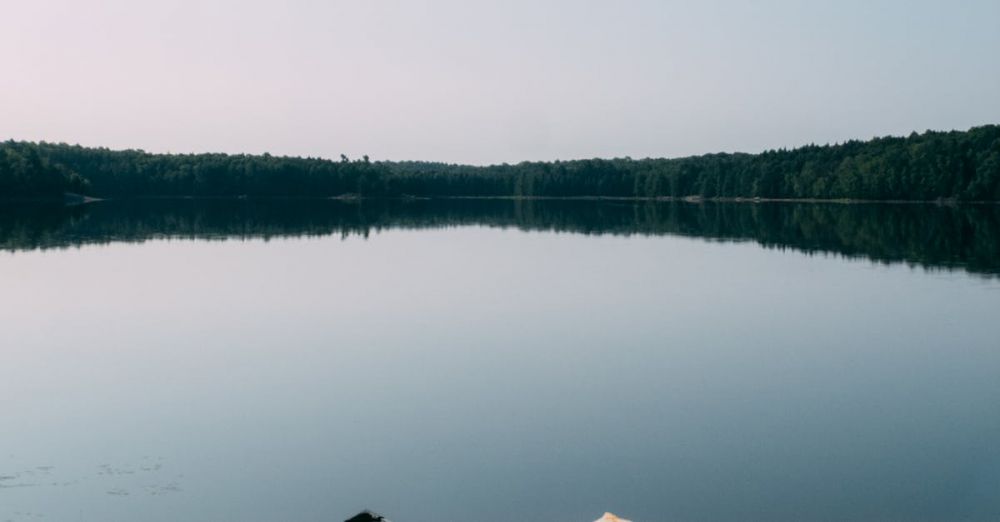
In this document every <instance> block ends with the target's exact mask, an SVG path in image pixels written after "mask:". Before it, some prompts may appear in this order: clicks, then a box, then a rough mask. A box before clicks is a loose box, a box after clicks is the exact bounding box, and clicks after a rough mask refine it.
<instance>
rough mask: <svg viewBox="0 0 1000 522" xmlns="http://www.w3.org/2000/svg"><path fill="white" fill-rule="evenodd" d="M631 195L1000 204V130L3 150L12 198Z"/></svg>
mask: <svg viewBox="0 0 1000 522" xmlns="http://www.w3.org/2000/svg"><path fill="white" fill-rule="evenodd" d="M63 192H78V193H83V194H86V195H91V196H97V197H142V196H203V197H227V196H250V197H330V196H344V195H357V196H364V197H403V196H416V197H435V196H451V197H462V196H494V197H496V196H504V197H507V196H516V197H593V196H600V197H621V198H663V197H674V198H682V197H692V196H695V197H703V198H775V199H786V198H787V199H794V198H802V199H813V198H815V199H868V200H936V199H956V200H979V201H998V200H1000V126H997V125H989V126H983V127H976V128H973V129H970V130H968V131H964V132H960V131H953V132H931V131H928V132H925V133H923V134H916V133H914V134H911V135H910V136H908V137H905V138H903V137H885V138H876V139H873V140H870V141H866V142H862V141H850V142H847V143H843V144H839V145H825V146H817V145H809V146H806V147H801V148H798V149H793V150H772V151H767V152H764V153H761V154H709V155H704V156H694V157H688V158H678V159H642V160H633V159H630V158H621V159H610V160H601V159H592V160H576V161H555V162H524V163H519V164H516V165H507V164H504V165H493V166H487V167H475V166H467V165H450V164H443V163H425V162H371V161H369V160H368V158H367V156H366V157H365V158H363V159H362V160H355V161H350V160H348V159H347V158H346V157H343V156H341V160H340V161H330V160H324V159H317V158H289V157H277V156H271V155H268V154H264V155H261V156H251V155H227V154H150V153H146V152H143V151H137V150H127V151H112V150H108V149H103V148H102V149H94V148H84V147H80V146H70V145H65V144H52V143H44V142H43V143H25V142H5V143H3V144H0V197H8V198H18V197H56V196H59V195H60V194H62V193H63Z"/></svg>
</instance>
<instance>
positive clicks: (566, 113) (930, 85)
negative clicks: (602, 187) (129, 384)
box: [0, 0, 1000, 163]
mask: <svg viewBox="0 0 1000 522" xmlns="http://www.w3.org/2000/svg"><path fill="white" fill-rule="evenodd" d="M0 2H2V12H3V16H4V23H3V30H2V31H0V52H2V55H0V56H2V58H3V62H2V64H3V65H2V67H0V139H8V138H13V139H25V140H47V141H66V142H70V143H81V144H84V145H101V146H108V147H112V148H126V147H135V148H144V149H146V150H150V151H157V152H165V151H171V152H197V151H224V152H251V153H261V152H271V153H272V154H292V155H313V156H326V157H336V156H337V155H339V154H341V153H345V154H348V155H349V156H352V157H354V156H359V155H361V154H370V155H371V156H372V157H373V158H375V159H425V160H440V161H452V162H467V163H492V162H502V161H507V162H516V161H520V160H529V159H530V160H542V159H545V160H550V159H571V158H581V157H596V156H601V157H612V156H632V157H636V158H638V157H646V156H679V155H689V154H700V153H705V152H716V151H749V152H754V151H760V150H763V149H767V148H777V147H782V146H795V145H801V144H805V143H810V142H816V143H826V142H831V141H841V140H844V139H849V138H855V137H861V138H867V137H871V136H874V135H884V134H905V133H908V132H909V131H911V130H915V129H916V130H923V129H928V128H931V129H954V128H958V129H964V128H967V127H970V126H973V125H978V124H983V123H1000V57H998V53H1000V29H998V27H1000V25H998V24H1000V2H998V1H997V0H986V1H977V0H962V1H955V2H945V1H940V2H929V1H915V0H905V1H904V0H899V1H888V0H886V1H872V0H867V1H843V0H840V1H826V2H820V1H814V2H809V1H796V2H793V1H753V2H751V1H731V2H674V1H610V0H608V1H601V2H598V1H585V0H565V1H564V0H553V1H539V0H536V1H520V0H505V1H496V2H477V1H469V0H465V1H461V0H455V1H452V0H428V1H407V2H378V1H360V0H359V1H356V2H336V1H318V0H316V1H311V0H296V1H291V0H285V1H277V0H275V1H261V0H233V1H228V0H227V1H209V0H176V1H169V2H168V1H160V2H142V1H136V0H108V1H80V0H33V1H31V2H27V1H15V0H0Z"/></svg>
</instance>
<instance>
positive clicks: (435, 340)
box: [0, 201, 1000, 522]
mask: <svg viewBox="0 0 1000 522" xmlns="http://www.w3.org/2000/svg"><path fill="white" fill-rule="evenodd" d="M998 214H1000V210H998V209H996V208H995V207H979V208H969V209H956V208H947V207H925V206H841V205H827V206H821V205H813V206H809V205H691V204H625V203H595V202H578V203H558V204H557V203H541V202H536V203H528V202H510V201H493V202H451V203H443V202H438V203H431V202H409V203H406V202H395V203H378V204H375V203H365V204H364V205H362V204H356V203H355V204H345V203H332V202H324V203H316V202H313V203H308V202H299V203H293V204H263V203H249V202H229V203H214V204H207V203H198V202H185V203H164V202H159V203H153V202H147V203H145V204H132V205H126V204H110V203H107V204H101V205H96V206H87V207H82V208H72V209H61V208H58V209H41V208H35V207H25V208H14V209H10V208H7V209H4V210H2V211H0V249H2V251H0V347H2V349H0V411H2V415H0V522H3V521H6V520H10V521H28V520H30V521H40V520H44V521H46V522H58V521H96V520H100V521H122V522H124V521H137V520H141V521H152V522H157V521H164V522H166V521H171V522H174V521H178V520H183V521H205V522H218V521H304V522H305V521H338V520H343V519H345V518H347V517H348V516H350V515H352V514H353V513H355V512H357V511H359V510H361V509H363V508H371V509H374V510H377V511H380V512H383V513H385V514H386V515H388V516H389V517H390V518H392V519H393V520H394V521H396V522H430V521H441V520H474V521H483V522H492V521H497V522H499V521H504V522H508V521H511V520H529V521H554V522H559V521H566V522H570V521H583V522H588V521H591V520H594V519H595V518H598V517H599V516H600V515H601V514H602V513H603V512H604V511H613V512H615V513H618V514H620V515H622V516H626V517H628V518H631V519H633V520H636V521H637V522H651V521H685V520H691V521H730V520H732V521H736V520H741V521H742V520H774V521H798V520H852V521H853V520H907V521H909V520H914V521H916V520H920V521H924V520H926V521H952V520H976V521H988V520H991V521H995V520H998V519H1000V377H998V376H1000V279H998V277H997V274H1000V227H998V223H1000V216H998Z"/></svg>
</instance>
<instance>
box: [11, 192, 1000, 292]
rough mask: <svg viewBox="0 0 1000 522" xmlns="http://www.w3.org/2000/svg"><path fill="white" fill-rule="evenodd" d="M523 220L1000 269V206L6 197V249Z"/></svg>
mask: <svg viewBox="0 0 1000 522" xmlns="http://www.w3.org/2000/svg"><path fill="white" fill-rule="evenodd" d="M466 225H475V226H489V227H514V228H518V229H521V230H547V231H560V232H571V233H580V234H615V235H632V234H643V235H681V236H689V237H697V238H705V239H710V240H722V241H755V242H757V243H759V244H761V245H763V246H765V247H768V248H792V249H796V250H799V251H804V252H810V253H835V254H838V255H843V256H847V257H861V258H867V259H871V260H877V261H882V262H906V263H911V264H915V265H920V266H925V267H933V268H962V269H965V270H968V271H970V272H973V273H979V274H991V275H997V274H1000V241H997V238H998V237H1000V206H996V205H875V204H858V205H838V204H808V203H765V204H759V205H739V204H725V203H711V202H705V203H699V204H692V203H686V202H681V201H671V202H655V201H562V200H556V201H535V200H503V199H491V200H393V199H381V200H365V201H353V202H342V201H324V200H303V201H284V200H252V199H251V200H211V201H205V200H182V201H173V200H169V201H168V200H144V201H137V200H128V201H115V202H103V203H98V204H94V205H77V206H69V207H66V206H63V205H61V204H52V205H39V204H35V203H31V204H27V203H26V204H22V205H6V206H0V250H26V249H35V248H53V247H68V246H76V245H82V244H89V243H107V242H118V241H126V242H138V241H145V240H148V239H158V238H187V239H210V240H214V239H251V238H263V239H270V238H277V237H290V236H294V237H297V236H325V235H339V236H348V235H359V236H365V237H367V236H368V235H369V234H370V233H373V232H377V231H379V230H385V229H395V228H404V229H410V228H439V227H454V226H466Z"/></svg>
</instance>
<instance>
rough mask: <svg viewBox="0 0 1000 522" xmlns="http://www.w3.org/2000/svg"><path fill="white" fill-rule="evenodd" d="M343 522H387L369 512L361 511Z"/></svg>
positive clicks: (387, 521) (383, 518)
mask: <svg viewBox="0 0 1000 522" xmlns="http://www.w3.org/2000/svg"><path fill="white" fill-rule="evenodd" d="M344 522H389V520H387V519H386V518H385V517H383V516H382V515H379V514H377V513H372V512H371V511H367V510H366V511H362V512H361V513H358V514H357V515H354V516H353V517H351V518H349V519H347V520H345V521H344Z"/></svg>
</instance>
